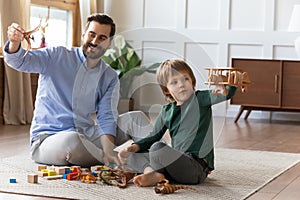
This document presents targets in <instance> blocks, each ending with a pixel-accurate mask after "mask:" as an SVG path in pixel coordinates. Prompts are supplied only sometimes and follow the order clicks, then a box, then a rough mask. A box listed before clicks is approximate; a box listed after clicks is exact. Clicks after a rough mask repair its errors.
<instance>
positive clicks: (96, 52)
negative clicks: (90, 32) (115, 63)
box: [83, 43, 106, 59]
mask: <svg viewBox="0 0 300 200" xmlns="http://www.w3.org/2000/svg"><path fill="white" fill-rule="evenodd" d="M88 48H93V49H92V50H90V51H89V52H87V51H88ZM105 51H106V49H103V48H102V47H101V46H100V45H94V44H92V43H87V44H84V45H83V53H84V55H85V57H86V58H91V59H97V58H100V57H101V56H103V55H104V53H105Z"/></svg>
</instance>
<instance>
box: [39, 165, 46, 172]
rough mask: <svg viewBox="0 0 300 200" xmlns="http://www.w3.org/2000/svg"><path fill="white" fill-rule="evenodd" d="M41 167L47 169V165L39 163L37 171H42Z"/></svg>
mask: <svg viewBox="0 0 300 200" xmlns="http://www.w3.org/2000/svg"><path fill="white" fill-rule="evenodd" d="M43 169H47V165H39V166H38V171H42V170H43Z"/></svg>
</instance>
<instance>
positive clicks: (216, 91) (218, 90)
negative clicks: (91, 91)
mask: <svg viewBox="0 0 300 200" xmlns="http://www.w3.org/2000/svg"><path fill="white" fill-rule="evenodd" d="M213 94H214V95H216V94H222V95H224V96H227V94H228V91H227V89H226V87H225V85H216V86H215V88H214V90H213Z"/></svg>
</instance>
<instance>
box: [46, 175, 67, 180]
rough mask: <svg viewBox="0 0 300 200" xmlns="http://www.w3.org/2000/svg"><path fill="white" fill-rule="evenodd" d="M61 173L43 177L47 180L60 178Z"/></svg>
mask: <svg viewBox="0 0 300 200" xmlns="http://www.w3.org/2000/svg"><path fill="white" fill-rule="evenodd" d="M62 177H63V175H55V176H45V177H44V178H45V179H47V180H56V179H61V178H62Z"/></svg>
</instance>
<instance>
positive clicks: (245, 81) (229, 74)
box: [205, 67, 251, 93]
mask: <svg viewBox="0 0 300 200" xmlns="http://www.w3.org/2000/svg"><path fill="white" fill-rule="evenodd" d="M206 70H208V80H207V82H205V83H206V84H208V85H209V86H210V85H225V86H226V85H230V86H235V87H238V88H240V89H241V91H242V92H243V93H245V92H247V90H248V86H249V85H250V84H251V81H250V78H249V75H248V73H247V72H243V71H241V70H240V69H237V68H228V67H227V68H226V67H225V68H206Z"/></svg>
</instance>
